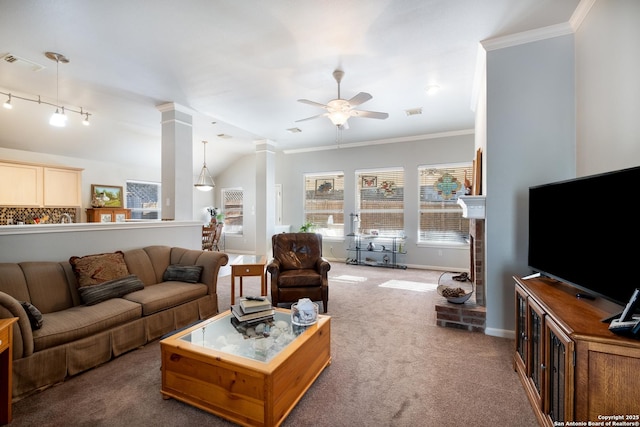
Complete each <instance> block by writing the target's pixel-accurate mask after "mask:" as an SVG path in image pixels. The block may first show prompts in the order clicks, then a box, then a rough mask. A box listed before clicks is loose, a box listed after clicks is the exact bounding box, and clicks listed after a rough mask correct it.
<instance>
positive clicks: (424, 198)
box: [418, 164, 473, 243]
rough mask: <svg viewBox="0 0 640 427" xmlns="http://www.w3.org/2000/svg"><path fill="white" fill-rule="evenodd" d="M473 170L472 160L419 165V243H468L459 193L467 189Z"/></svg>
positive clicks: (467, 232)
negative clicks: (454, 163) (470, 161)
mask: <svg viewBox="0 0 640 427" xmlns="http://www.w3.org/2000/svg"><path fill="white" fill-rule="evenodd" d="M472 172H473V167H472V165H471V164H456V165H435V166H421V167H419V168H418V176H419V178H418V179H419V191H420V226H419V236H418V243H468V241H469V220H468V219H466V218H463V217H462V207H461V206H460V205H458V197H459V196H463V195H465V194H468V193H470V191H471V185H472V183H471V180H470V177H471V176H472ZM468 177H469V178H468Z"/></svg>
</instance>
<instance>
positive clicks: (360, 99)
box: [349, 92, 373, 107]
mask: <svg viewBox="0 0 640 427" xmlns="http://www.w3.org/2000/svg"><path fill="white" fill-rule="evenodd" d="M371 98H373V96H371V95H370V94H368V93H366V92H360V93H359V94H357V95H356V96H354V97H353V98H351V99H350V100H349V105H351V106H352V107H353V106H356V105H360V104H362V103H365V102H367V101H368V100H370V99H371Z"/></svg>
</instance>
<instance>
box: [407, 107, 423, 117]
mask: <svg viewBox="0 0 640 427" xmlns="http://www.w3.org/2000/svg"><path fill="white" fill-rule="evenodd" d="M404 112H405V113H407V116H415V115H416V114H422V108H410V109H408V110H404Z"/></svg>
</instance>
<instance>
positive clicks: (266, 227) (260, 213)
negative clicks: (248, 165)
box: [255, 140, 276, 261]
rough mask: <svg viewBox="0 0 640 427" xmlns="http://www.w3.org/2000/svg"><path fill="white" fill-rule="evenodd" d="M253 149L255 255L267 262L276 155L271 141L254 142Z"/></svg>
mask: <svg viewBox="0 0 640 427" xmlns="http://www.w3.org/2000/svg"><path fill="white" fill-rule="evenodd" d="M255 147H256V209H255V212H256V255H264V256H265V257H266V258H267V261H268V259H269V257H270V256H271V236H272V235H273V233H274V229H275V224H276V188H275V187H276V155H275V148H274V143H273V142H272V141H269V140H261V141H256V142H255Z"/></svg>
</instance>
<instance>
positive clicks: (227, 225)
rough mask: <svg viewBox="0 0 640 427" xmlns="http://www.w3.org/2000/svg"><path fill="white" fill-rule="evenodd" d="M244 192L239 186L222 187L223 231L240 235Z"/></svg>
mask: <svg viewBox="0 0 640 427" xmlns="http://www.w3.org/2000/svg"><path fill="white" fill-rule="evenodd" d="M243 206H244V192H243V190H242V189H241V188H224V189H222V213H224V233H225V234H227V235H229V234H233V235H239V236H242V233H243V231H242V228H243V223H244V211H243Z"/></svg>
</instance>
